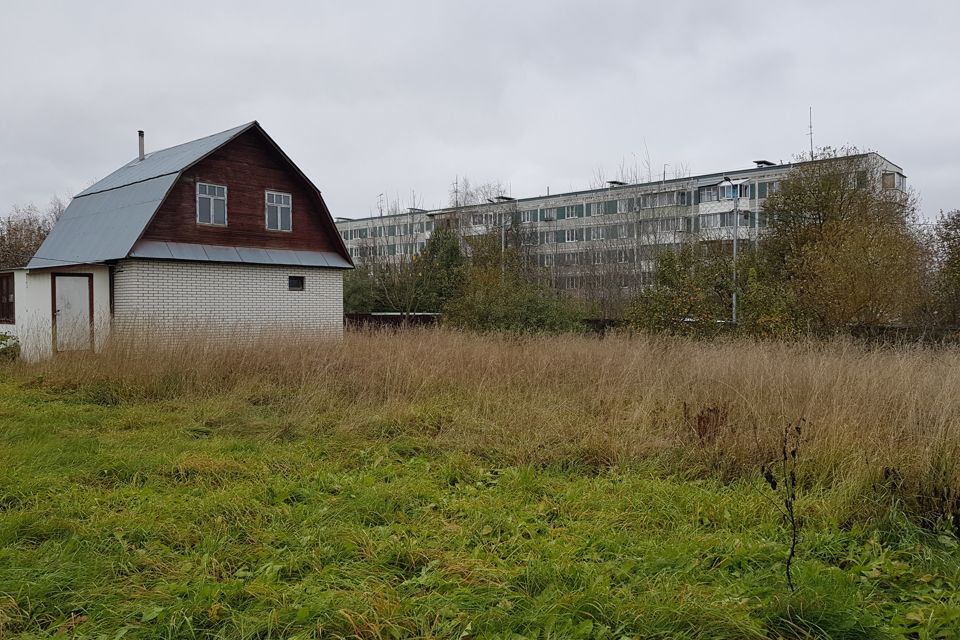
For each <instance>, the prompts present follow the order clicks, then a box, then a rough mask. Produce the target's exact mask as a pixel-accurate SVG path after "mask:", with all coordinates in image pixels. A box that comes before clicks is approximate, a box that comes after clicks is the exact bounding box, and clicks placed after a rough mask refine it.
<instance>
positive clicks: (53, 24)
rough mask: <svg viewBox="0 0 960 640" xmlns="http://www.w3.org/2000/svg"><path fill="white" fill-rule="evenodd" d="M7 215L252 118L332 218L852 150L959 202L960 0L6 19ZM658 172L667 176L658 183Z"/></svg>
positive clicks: (230, 7)
mask: <svg viewBox="0 0 960 640" xmlns="http://www.w3.org/2000/svg"><path fill="white" fill-rule="evenodd" d="M4 9H5V10H4V20H3V22H2V23H0V60H2V65H0V87H3V88H4V94H5V95H4V99H3V100H0V115H2V122H3V127H2V129H0V211H2V210H5V209H6V208H7V207H9V205H10V204H12V203H15V202H26V201H30V200H33V201H38V202H40V201H45V200H46V199H47V198H48V197H49V195H50V194H52V193H61V194H71V193H76V192H77V191H79V190H80V189H82V188H83V187H84V186H86V185H87V184H89V182H90V181H92V180H93V179H96V178H98V177H102V176H103V175H105V174H106V173H108V172H110V171H111V170H113V169H114V168H116V166H118V165H119V164H121V163H123V162H126V161H127V160H128V159H130V158H131V157H132V154H133V153H135V150H136V138H135V132H136V130H137V129H141V128H142V129H145V130H146V131H147V143H148V147H152V148H157V147H161V146H168V145H172V144H177V143H179V142H183V141H186V140H189V139H192V138H194V137H198V136H202V135H206V134H208V133H212V132H215V131H218V130H222V129H226V128H229V127H231V126H234V125H236V124H239V123H241V122H245V121H248V120H252V119H258V120H260V121H261V123H262V124H263V125H264V127H265V128H266V129H267V130H268V131H269V132H270V133H271V134H272V135H273V136H274V137H275V138H276V139H277V141H278V142H279V143H280V144H281V145H282V146H284V148H285V149H286V150H287V151H288V152H289V153H290V155H291V156H292V157H293V158H294V160H296V161H297V162H298V163H299V164H300V165H301V166H302V167H303V169H304V170H305V171H306V172H307V173H308V174H309V175H310V176H311V177H312V178H313V179H314V180H315V181H316V182H317V184H318V185H319V186H320V188H321V189H322V190H323V192H324V194H325V195H326V198H327V200H328V202H329V204H330V206H331V209H332V210H333V211H334V212H335V214H337V215H345V216H354V217H355V216H362V215H366V214H368V213H369V212H370V211H371V210H372V208H373V207H375V205H376V201H377V194H379V193H381V192H385V193H387V194H390V196H391V197H393V196H394V195H396V194H399V195H400V196H401V197H404V198H408V194H409V193H410V190H411V189H414V190H416V191H417V193H419V194H420V195H421V196H422V198H423V203H424V204H425V205H427V206H435V205H439V204H441V203H443V202H444V200H445V198H446V193H447V190H448V187H449V184H450V182H451V181H452V180H453V178H454V176H456V175H461V176H462V175H469V176H470V177H471V178H472V179H473V180H474V181H485V180H493V179H497V180H501V181H503V182H505V183H508V184H510V185H511V187H512V190H513V193H514V195H518V196H520V195H534V194H538V193H543V192H544V191H545V189H546V188H547V187H548V186H549V187H550V188H551V189H552V190H554V191H556V190H561V189H569V188H583V187H585V186H587V185H588V184H589V182H590V180H591V178H592V176H593V174H594V171H595V170H596V169H597V168H604V169H606V171H607V172H608V173H612V172H613V171H614V170H615V169H616V167H617V165H619V164H620V162H621V160H623V161H625V162H627V163H628V164H629V163H633V162H634V161H635V159H637V158H639V157H641V156H643V155H644V153H645V149H649V153H650V156H651V159H652V165H653V166H654V167H658V168H657V169H656V170H657V171H658V172H659V171H661V170H662V165H663V164H664V163H669V164H670V165H671V167H677V166H680V165H681V164H684V165H686V166H688V167H689V168H690V169H691V170H692V171H694V172H707V171H714V170H719V169H722V168H726V167H737V166H747V165H749V163H750V161H751V160H753V159H756V158H759V157H764V158H768V159H771V160H780V159H783V160H786V159H789V158H790V157H792V156H793V155H794V154H796V153H799V152H802V151H804V150H805V149H806V147H807V144H808V141H807V138H806V124H807V108H808V106H810V105H812V106H813V108H814V128H815V141H816V142H817V144H831V145H842V144H848V143H849V144H856V145H859V146H861V147H865V148H872V149H876V150H878V151H880V152H881V153H883V154H884V155H886V156H887V157H889V158H890V159H891V160H893V161H894V162H897V163H900V164H901V165H903V166H904V168H905V169H906V172H907V173H908V175H909V177H910V180H911V184H912V185H913V186H914V187H916V188H917V189H919V190H920V191H921V194H922V197H923V202H924V210H925V212H926V213H927V214H933V213H935V212H936V211H937V210H938V209H941V208H944V209H946V208H953V207H958V206H960V198H958V197H957V196H956V195H955V193H954V190H953V182H954V177H955V176H956V175H957V174H958V172H960V160H958V156H957V154H956V151H955V150H956V149H957V148H958V146H960V130H958V126H957V124H956V117H955V111H956V109H955V104H956V103H957V99H958V97H960V81H958V80H957V79H956V78H957V75H958V74H957V73H956V70H955V69H954V68H952V67H953V66H955V64H956V61H957V60H960V44H958V42H957V40H956V38H955V37H954V34H953V29H954V27H955V25H956V24H958V23H960V5H957V4H956V3H954V2H946V1H943V2H923V3H914V4H912V5H908V6H907V5H903V4H902V3H897V2H891V1H889V0H883V1H878V2H872V1H871V2H868V1H863V2H860V1H850V2H844V3H835V2H821V1H817V2H804V3H799V2H796V3H791V2H779V3H771V2H768V3H757V2H746V1H739V0H731V1H730V2H724V3H708V2H675V3H670V4H669V5H667V4H666V3H649V2H631V1H626V0H623V1H613V0H611V1H600V2H572V1H569V0H557V1H546V0H538V1H530V2H505V1H487V2H439V1H437V2H428V1H411V2H403V3H400V2H386V1H382V2H363V3H349V4H347V3H315V2H297V3H293V2H283V3H273V4H270V5H266V4H264V3H260V2H226V1H221V2H212V3H202V4H197V3H192V2H183V1H176V2H169V3H163V4H162V5H158V4H150V5H147V4H140V3H133V2H100V3H75V2H60V3H42V4H41V3H35V2H26V1H14V2H7V3H5V7H4ZM670 170H671V169H670V168H668V172H669V171H670Z"/></svg>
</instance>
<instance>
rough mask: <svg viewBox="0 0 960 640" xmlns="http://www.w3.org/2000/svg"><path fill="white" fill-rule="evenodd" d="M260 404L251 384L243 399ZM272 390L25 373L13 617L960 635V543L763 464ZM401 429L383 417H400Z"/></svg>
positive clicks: (2, 580)
mask: <svg viewBox="0 0 960 640" xmlns="http://www.w3.org/2000/svg"><path fill="white" fill-rule="evenodd" d="M238 402H242V403H245V404H241V405H239V407H240V408H239V409H238V404H237V403H238ZM285 419H286V418H285V417H284V414H283V413H282V412H275V411H274V409H273V408H272V407H271V405H270V404H269V403H263V402H259V401H257V399H256V398H255V397H253V398H251V397H245V398H239V397H230V398H223V397H216V396H212V397H207V398H203V397H200V398H190V399H180V400H169V399H168V400H154V401H138V402H116V399H114V398H112V397H110V396H109V394H108V395H106V396H105V395H103V394H99V393H97V392H96V388H94V390H93V391H91V390H90V389H87V390H84V389H80V390H74V391H64V390H60V391H55V390H51V389H50V388H48V387H47V386H46V385H44V384H42V383H38V382H37V381H30V380H28V379H27V378H25V377H24V376H23V375H21V374H9V375H6V376H5V377H0V471H2V472H0V637H4V638H27V637H31V638H32V637H52V636H57V635H58V634H59V635H62V636H70V637H85V638H121V637H122V638H294V637H296V638H307V637H311V638H312V637H322V638H340V637H344V638H354V637H358V638H616V639H619V638H711V639H712V638H808V637H809V638H814V637H824V638H886V637H904V636H905V637H913V638H955V637H958V634H960V593H958V587H960V549H958V544H957V540H956V538H955V537H953V536H952V535H950V534H947V533H937V532H936V531H933V532H930V531H923V530H921V529H919V528H917V527H916V526H915V525H913V524H911V522H910V521H909V520H908V519H907V518H906V517H904V516H902V515H900V513H899V512H898V511H897V509H896V506H895V505H891V506H889V508H887V512H886V515H885V516H883V517H881V518H873V519H870V520H867V521H863V522H857V521H850V520H849V518H846V517H844V516H843V514H848V513H850V512H851V509H853V508H854V506H851V505H850V504H849V503H850V501H852V500H860V499H862V495H861V494H859V493H852V492H850V491H847V490H845V489H844V488H843V487H842V486H838V487H834V488H829V487H823V488H808V489H807V491H806V492H805V493H804V494H803V495H802V496H801V500H800V505H799V512H800V516H801V518H802V519H803V532H802V539H801V543H800V550H799V561H798V564H797V574H796V578H795V579H796V582H797V586H798V589H797V592H796V593H793V594H791V593H790V592H789V591H788V589H787V587H786V584H785V579H784V574H783V560H784V555H785V553H786V548H787V534H786V532H785V531H784V530H783V528H782V522H781V518H780V516H779V515H778V514H777V512H776V510H775V508H774V507H773V506H772V505H771V503H770V498H771V497H772V494H768V493H767V492H768V491H769V489H767V488H766V487H765V485H763V484H762V481H761V480H760V479H759V478H744V479H739V480H735V481H733V482H729V483H723V482H721V481H720V480H718V479H703V478H690V477H688V478H684V477H682V476H679V475H676V474H675V473H673V474H671V473H669V472H667V471H666V470H665V468H664V467H662V466H661V465H658V463H657V462H656V461H655V460H649V461H646V462H645V461H637V462H634V463H630V464H623V465H619V466H615V467H612V468H604V467H597V466H585V465H578V464H575V463H571V464H567V465H564V464H555V465H540V466H523V465H517V464H516V463H510V462H509V461H508V460H502V459H498V458H497V457H495V456H482V455H479V454H475V453H470V452H469V451H464V450H457V449H456V448H455V447H449V446H442V445H441V444H438V442H437V441H436V439H434V438H431V436H430V435H429V434H426V435H424V434H414V435H410V434H409V433H406V432H404V431H403V430H402V429H393V430H391V429H389V428H386V427H389V425H385V427H384V428H383V429H381V430H380V433H379V435H377V434H373V433H372V432H370V431H344V430H338V429H334V428H326V427H325V426H324V422H323V421H322V420H321V421H320V422H319V424H318V426H317V428H316V430H315V431H314V432H313V433H312V434H311V435H310V436H309V437H306V436H304V435H303V434H302V433H299V432H297V431H295V430H289V429H286V428H284V423H283V421H284V420H285ZM381 426H383V425H381Z"/></svg>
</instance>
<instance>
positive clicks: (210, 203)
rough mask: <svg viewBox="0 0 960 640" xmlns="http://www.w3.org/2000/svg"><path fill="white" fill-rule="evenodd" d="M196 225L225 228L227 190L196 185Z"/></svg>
mask: <svg viewBox="0 0 960 640" xmlns="http://www.w3.org/2000/svg"><path fill="white" fill-rule="evenodd" d="M197 224H213V225H217V226H221V227H225V226H227V188H226V187H224V186H220V185H216V184H208V183H206V182H198V183H197Z"/></svg>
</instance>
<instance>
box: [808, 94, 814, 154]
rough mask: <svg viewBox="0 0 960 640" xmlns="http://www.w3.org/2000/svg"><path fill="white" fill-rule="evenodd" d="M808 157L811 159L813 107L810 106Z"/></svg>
mask: <svg viewBox="0 0 960 640" xmlns="http://www.w3.org/2000/svg"><path fill="white" fill-rule="evenodd" d="M809 127H810V133H809V134H807V135H809V136H810V159H811V160H813V107H810V125H809Z"/></svg>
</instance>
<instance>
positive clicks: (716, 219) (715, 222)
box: [700, 213, 720, 229]
mask: <svg viewBox="0 0 960 640" xmlns="http://www.w3.org/2000/svg"><path fill="white" fill-rule="evenodd" d="M719 227H720V214H717V213H709V214H705V215H702V216H700V228H701V229H718V228H719Z"/></svg>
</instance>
